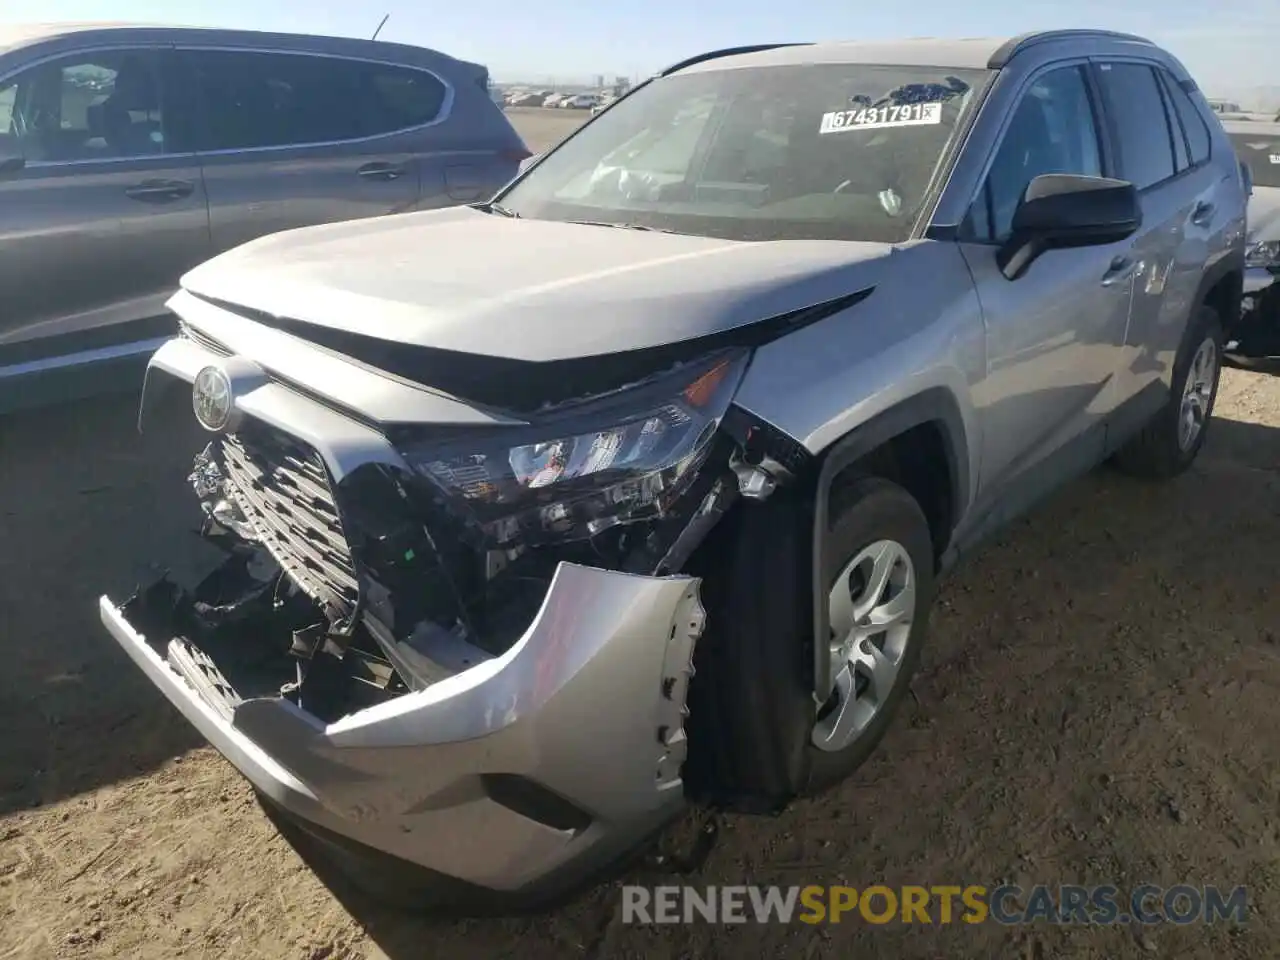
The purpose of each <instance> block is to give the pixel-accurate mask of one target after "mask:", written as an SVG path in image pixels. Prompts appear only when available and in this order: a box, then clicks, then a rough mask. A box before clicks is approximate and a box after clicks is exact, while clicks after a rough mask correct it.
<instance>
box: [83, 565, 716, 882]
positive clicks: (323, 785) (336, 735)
mask: <svg viewBox="0 0 1280 960" xmlns="http://www.w3.org/2000/svg"><path fill="white" fill-rule="evenodd" d="M100 607H101V616H102V622H103V623H104V624H105V625H106V627H107V629H108V630H109V631H110V632H111V635H112V636H113V637H114V638H115V639H116V641H117V642H118V643H119V644H120V646H121V647H122V648H123V649H124V650H125V652H126V653H128V654H129V656H130V657H131V658H132V659H133V660H134V662H135V663H137V664H138V666H139V667H141V668H142V670H143V671H144V672H145V673H146V674H147V676H148V677H150V679H151V681H152V682H153V683H154V684H155V685H156V686H157V687H159V688H160V690H161V692H162V693H164V695H165V696H166V697H167V698H168V699H169V701H170V702H171V703H173V705H174V706H176V707H177V708H178V710H179V711H181V712H182V714H183V715H184V716H185V717H186V718H187V719H188V720H190V721H191V722H192V723H193V724H194V725H195V726H196V727H197V728H198V729H199V730H200V732H201V733H202V734H204V736H205V737H206V738H208V740H209V741H210V742H211V743H212V744H213V745H214V746H215V747H216V748H217V749H218V750H219V751H220V752H221V753H222V754H223V755H224V756H225V757H226V758H227V759H228V760H230V761H231V763H232V764H234V765H235V766H236V768H237V769H238V770H240V772H241V773H243V774H244V776H246V777H247V778H248V779H249V780H250V781H251V782H252V783H253V785H254V786H255V787H256V788H257V789H258V790H259V791H261V792H262V793H263V794H265V795H266V796H267V797H269V798H270V799H271V800H272V801H274V802H275V803H276V804H278V805H279V806H281V807H283V808H284V809H285V810H287V811H289V812H290V813H292V814H294V815H295V816H296V817H298V818H300V819H302V820H305V821H309V822H310V823H313V824H315V825H317V826H319V827H321V828H324V829H326V830H328V831H331V832H333V833H337V834H339V835H341V836H343V837H346V838H349V839H350V840H351V841H353V842H354V843H356V844H359V845H361V846H366V847H370V848H373V849H374V850H378V851H382V852H383V853H386V854H390V855H393V856H395V857H397V858H399V859H401V860H406V861H409V862H411V863H413V864H415V865H418V866H422V867H425V868H427V869H428V870H430V871H433V872H435V873H438V874H441V875H443V876H445V877H449V878H454V879H456V880H459V881H462V882H463V883H466V884H469V885H473V886H476V887H480V888H484V889H488V890H493V891H502V892H519V891H522V890H527V889H533V888H536V887H537V885H538V884H539V882H540V881H541V880H542V879H544V878H546V877H549V876H552V875H557V876H560V875H563V874H564V872H565V870H566V869H569V870H572V868H573V866H574V864H575V863H581V864H582V869H583V871H584V872H588V871H590V870H591V869H592V868H593V867H594V866H596V865H598V862H599V861H602V860H606V859H608V858H609V857H611V856H616V855H617V854H618V852H619V851H620V850H623V849H625V848H626V847H627V846H629V845H631V844H633V843H634V842H635V841H637V840H639V839H641V838H642V837H644V836H645V835H647V834H649V833H651V832H652V831H653V830H654V829H655V828H657V827H659V826H661V824H662V823H663V822H665V821H667V820H668V819H670V818H671V817H672V816H673V815H675V814H676V813H677V812H678V811H679V810H680V808H681V807H682V805H683V794H682V784H681V779H680V766H681V763H682V762H683V760H684V757H685V747H686V743H685V735H684V728H683V719H684V713H685V696H686V691H687V686H688V680H689V676H690V673H691V659H692V655H693V646H694V643H695V642H696V639H697V637H698V636H699V634H700V633H701V630H702V626H703V619H704V614H703V610H702V607H701V605H700V603H699V599H698V581H697V580H696V579H692V578H687V577H671V578H651V577H640V576H632V575H628V574H621V573H613V572H609V571H604V570H597V569H594V568H589V567H582V566H575V565H571V564H562V565H561V566H560V567H559V568H558V570H557V571H556V574H555V577H554V579H553V580H552V584H551V587H550V590H549V591H548V593H547V597H546V600H545V602H544V603H543V606H542V608H541V610H540V611H539V613H538V615H537V617H536V618H535V619H534V621H533V623H532V624H531V625H530V627H529V629H528V630H527V632H526V633H525V635H524V636H523V637H522V638H521V639H520V640H519V641H518V642H517V643H516V644H515V646H514V647H513V648H512V649H511V650H510V651H508V652H507V653H506V654H505V655H503V656H501V657H499V658H496V659H494V660H490V661H487V662H485V663H483V664H480V665H479V666H476V667H473V668H472V669H470V670H467V671H465V672H463V673H460V674H458V675H456V676H454V677H451V678H449V679H448V680H445V681H443V682H441V683H437V684H435V685H434V686H431V687H429V688H427V689H426V690H422V691H420V692H417V693H410V694H406V695H405V696H402V697H400V698H397V699H395V700H393V701H390V702H387V703H384V704H380V705H378V706H376V707H372V708H369V709H367V710H364V711H361V712H358V713H355V714H352V715H350V716H348V717H345V718H344V719H342V720H340V721H338V722H336V723H332V724H329V725H327V726H326V725H324V724H321V723H320V722H319V721H317V720H316V719H315V718H314V717H312V716H310V715H309V714H307V713H305V712H304V711H302V710H300V709H298V708H297V707H296V706H294V705H293V704H292V703H290V702H289V701H287V700H284V699H279V698H270V699H257V700H247V701H244V702H243V703H241V704H239V706H237V707H236V708H235V710H234V711H233V712H232V713H231V715H230V717H229V718H227V717H226V716H224V715H223V713H222V712H220V711H219V709H217V708H216V706H215V705H214V704H213V703H212V702H210V701H207V700H205V699H204V698H202V697H201V696H200V694H199V693H198V692H197V691H196V690H195V689H194V688H193V687H192V686H190V685H189V684H188V683H187V682H186V681H185V680H184V679H183V678H182V677H181V675H180V674H179V673H178V672H177V671H176V670H174V669H173V668H172V667H171V666H170V664H169V663H168V662H167V661H166V660H165V659H164V658H162V657H161V655H160V654H159V653H158V652H157V651H156V649H155V648H154V646H153V645H152V644H151V643H148V642H147V639H146V638H144V637H142V636H141V635H140V634H139V633H138V632H137V631H136V630H135V629H134V627H133V626H132V625H131V624H130V623H129V621H128V620H127V619H126V617H125V615H124V613H122V612H121V609H120V608H119V607H118V606H117V605H116V604H115V603H113V602H112V601H111V600H110V599H109V598H107V597H103V598H102V599H101V602H100ZM164 642H167V639H166V640H165V641H164ZM494 776H499V777H515V778H519V779H520V780H521V781H522V782H527V783H529V784H532V785H536V789H537V790H539V791H546V792H547V793H548V794H550V795H554V796H556V797H558V798H560V799H561V800H563V801H565V802H566V803H567V804H568V805H570V806H571V807H572V808H573V809H575V810H576V811H579V812H580V813H581V814H582V815H583V817H582V821H581V823H577V824H573V825H567V824H565V823H563V822H560V823H558V824H556V825H552V824H549V823H546V822H541V821H540V820H539V819H537V816H538V814H536V813H534V814H530V812H529V811H528V810H518V809H513V808H512V806H510V805H508V803H507V802H506V801H505V800H503V799H502V798H501V797H499V799H495V798H494V796H493V795H491V792H490V791H488V790H487V789H486V782H487V778H491V777H494Z"/></svg>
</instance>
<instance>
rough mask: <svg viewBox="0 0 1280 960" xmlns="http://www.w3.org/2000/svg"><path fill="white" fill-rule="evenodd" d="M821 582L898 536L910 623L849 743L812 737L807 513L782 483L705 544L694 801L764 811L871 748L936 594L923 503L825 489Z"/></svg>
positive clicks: (692, 736) (690, 770) (814, 786)
mask: <svg viewBox="0 0 1280 960" xmlns="http://www.w3.org/2000/svg"><path fill="white" fill-rule="evenodd" d="M831 516H832V517H833V521H832V524H831V528H830V533H829V535H828V538H827V551H826V553H827V559H826V561H825V562H824V564H825V567H826V578H825V579H826V581H827V583H826V584H824V589H828V590H829V587H830V584H832V583H834V582H835V579H836V576H837V574H839V573H840V572H841V571H842V570H843V568H844V567H845V566H846V565H847V564H848V563H849V561H850V560H851V559H853V558H854V557H855V556H857V555H858V554H859V553H860V552H861V551H862V550H864V549H865V548H866V547H868V546H869V545H871V544H874V543H877V542H879V541H883V540H890V541H892V542H894V543H897V544H900V545H901V546H902V547H903V549H904V553H905V555H906V556H907V557H908V558H909V559H910V562H911V566H912V567H913V569H914V574H915V577H916V579H915V586H916V596H915V602H914V606H913V608H912V610H911V615H912V618H913V619H912V624H913V627H912V631H911V634H910V636H909V637H908V639H907V643H906V647H905V652H904V654H903V657H902V660H901V662H900V664H899V666H898V673H897V679H896V681H895V683H894V685H893V688H892V689H891V690H889V691H888V692H887V695H886V696H885V698H884V702H883V704H882V705H881V707H880V709H879V710H878V711H877V713H876V715H875V716H874V718H873V720H872V722H871V723H869V724H868V725H867V726H866V727H865V729H864V730H863V731H862V733H861V734H860V735H859V736H858V737H857V738H856V739H855V740H854V741H853V742H852V743H850V744H849V745H848V746H847V747H846V748H844V749H842V750H839V751H836V752H829V751H826V750H820V749H819V748H818V747H817V746H815V745H814V743H813V734H814V730H815V721H816V714H817V713H818V711H817V710H816V706H815V703H814V700H813V694H812V665H813V653H812V641H813V628H812V623H813V617H812V606H813V604H812V592H811V591H812V587H811V580H812V577H811V575H810V565H811V564H812V555H811V552H810V550H811V536H812V533H811V531H812V513H811V512H810V510H809V508H808V507H807V505H806V504H805V503H803V502H802V501H801V500H800V499H799V498H797V497H789V496H787V495H786V492H785V491H779V493H776V494H774V495H773V497H771V498H770V500H769V501H767V502H765V503H763V504H752V505H750V506H747V507H745V508H743V509H741V510H739V511H738V512H737V514H736V516H735V517H734V519H733V522H732V523H726V524H722V525H721V528H720V529H718V530H717V531H716V532H715V534H714V536H713V540H712V541H711V542H710V543H709V544H708V546H709V550H708V551H706V554H707V555H710V556H713V557H715V560H714V562H713V563H712V562H708V568H707V569H705V570H699V571H696V572H698V573H700V574H702V575H703V576H704V582H703V603H704V605H705V606H706V609H707V613H708V620H707V623H708V630H707V632H706V633H705V634H704V635H703V637H702V639H701V640H700V641H699V644H698V647H697V649H696V651H695V666H696V673H695V675H694V680H693V683H692V684H691V687H690V702H689V705H690V716H689V721H688V724H687V727H688V730H689V744H690V748H689V749H690V753H689V761H688V763H687V764H686V776H685V781H686V787H687V789H688V791H689V795H690V798H691V799H692V800H694V801H695V802H698V801H702V802H715V803H717V804H719V805H721V806H726V807H728V808H730V809H733V810H737V811H739V812H748V813H768V812H774V811H776V810H778V809H780V808H781V807H783V806H785V805H786V804H787V803H788V802H789V801H790V800H792V799H793V798H794V797H795V796H797V795H802V794H812V793H816V792H819V791H821V790H823V789H825V788H827V787H829V786H832V785H834V784H835V783H837V782H839V781H840V780H842V779H844V778H845V777H847V776H848V775H849V774H850V773H852V772H853V770H855V769H856V768H857V767H858V766H859V765H860V764H862V762H863V761H865V760H866V759H867V757H868V756H869V755H870V754H871V752H872V751H873V750H874V749H875V747H876V745H877V744H878V743H879V741H880V739H881V738H882V737H883V735H884V733H885V731H886V729H887V728H888V726H889V722H890V721H891V719H892V717H893V714H894V712H895V710H896V708H897V706H898V704H899V703H900V702H901V699H902V697H903V695H904V694H905V692H906V690H907V686H908V684H909V682H910V678H911V675H912V673H913V672H914V671H915V668H916V665H917V664H918V663H919V659H920V652H921V649H922V646H923V642H924V639H925V634H926V631H927V617H928V612H929V607H930V604H931V600H932V596H933V572H934V555H933V541H932V538H931V535H930V530H929V525H928V522H927V520H926V519H925V516H924V513H923V511H922V510H921V509H920V506H919V504H917V503H916V501H915V500H914V499H913V498H912V497H911V495H910V494H908V493H907V492H906V491H905V490H903V489H902V488H901V487H899V486H898V485H896V484H894V483H891V482H889V481H887V480H883V479H880V478H878V477H856V478H853V479H851V480H850V481H849V482H847V483H845V484H843V485H842V486H841V487H840V488H839V490H838V491H833V499H832V510H831Z"/></svg>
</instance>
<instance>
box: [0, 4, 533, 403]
mask: <svg viewBox="0 0 1280 960" xmlns="http://www.w3.org/2000/svg"><path fill="white" fill-rule="evenodd" d="M526 156H528V151H527V150H526V149H525V146H524V143H523V142H522V141H521V139H520V136H519V135H518V134H517V133H516V132H515V130H514V129H513V128H512V126H511V124H510V123H509V122H508V121H507V119H506V117H505V116H504V115H503V113H502V111H501V109H500V108H499V107H498V106H497V105H496V104H494V103H493V100H492V99H491V96H490V93H489V74H488V70H487V69H486V68H485V67H483V66H481V65H478V64H474V63H468V62H466V61H463V60H457V59H454V58H452V57H449V56H447V55H445V54H443V53H439V52H436V51H433V50H427V49H422V48H418V47H411V46H403V45H400V44H392V43H381V42H372V41H366V40H351V39H338V38H331V37H311V36H296V35H286V34H272V33H257V32H236V31H225V30H197V29H178V28H167V27H145V26H130V25H110V24H108V25H102V24H55V25H43V26H31V27H21V26H19V27H13V26H5V27H0V210H3V216H0V300H2V301H3V303H4V312H3V314H0V410H4V409H6V408H8V407H11V406H13V405H14V404H16V403H30V402H33V401H37V402H38V401H40V400H44V399H51V398H56V397H66V396H69V395H71V392H72V391H73V390H75V391H80V390H93V389H99V388H102V387H104V386H109V385H111V384H112V383H113V382H114V383H116V384H120V385H123V386H128V387H130V388H133V387H136V384H137V378H136V376H132V375H127V372H126V371H125V370H122V369H121V367H122V365H123V366H125V367H127V366H128V364H129V362H130V360H131V359H132V358H135V357H136V358H137V359H138V361H143V360H145V358H146V356H148V355H149V354H150V353H151V352H152V351H153V350H154V349H155V348H156V346H158V338H162V337H165V336H168V335H170V334H172V333H173V332H174V325H173V319H172V315H170V314H167V312H166V311H165V309H164V301H165V300H166V299H167V298H168V297H169V296H171V295H172V294H173V292H174V291H175V290H176V289H177V285H178V278H179V277H180V276H181V275H182V274H183V273H185V272H186V271H187V270H189V269H190V268H192V267H194V266H196V265H197V264H198V263H200V262H202V261H204V260H207V259H209V258H210V257H211V256H213V255H215V254H217V253H220V252H222V251H224V250H229V249H231V248H232V247H236V246H239V245H240V244H242V243H244V242H246V241H248V240H252V239H254V238H256V237H260V236H263V235H265V234H269V233H276V232H278V231H281V230H287V229H290V228H293V227H302V226H308V225H311V224H318V223H326V222H331V221H337V220H351V219H356V218H360V217H369V216H376V215H380V214H389V213H399V212H402V211H409V210H423V209H430V208H433V207H445V206H450V205H454V204H460V203H468V202H473V201H478V200H484V199H487V198H488V197H489V196H491V195H492V194H493V192H494V191H495V190H496V189H497V188H498V187H500V186H502V185H503V184H504V183H506V182H507V181H508V180H510V179H511V178H512V176H514V174H515V173H516V171H517V169H518V167H519V165H520V162H521V160H523V159H524V158H525V157H526ZM90 370H92V371H95V375H92V376H86V374H87V373H88V372H89V371H90Z"/></svg>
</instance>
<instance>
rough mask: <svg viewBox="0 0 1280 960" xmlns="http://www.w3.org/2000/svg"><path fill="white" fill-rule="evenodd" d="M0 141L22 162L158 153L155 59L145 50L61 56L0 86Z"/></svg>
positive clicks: (161, 137)
mask: <svg viewBox="0 0 1280 960" xmlns="http://www.w3.org/2000/svg"><path fill="white" fill-rule="evenodd" d="M0 139H2V140H3V142H4V147H5V150H6V152H12V153H17V154H19V155H21V156H24V157H26V159H27V160H29V161H42V160H43V161H62V160H96V159H116V158H120V157H140V156H152V155H155V154H160V153H164V152H165V127H164V122H163V117H162V112H161V109H160V89H159V83H158V81H157V77H156V71H155V59H154V57H153V56H152V54H151V53H149V52H147V51H145V50H121V51H110V52H102V53H97V54H93V55H92V56H89V55H80V56H76V57H68V58H66V59H65V60H56V61H51V62H49V63H42V64H40V65H38V66H35V67H32V68H31V69H30V70H27V71H25V72H23V73H20V74H19V75H18V76H16V77H14V78H12V79H10V80H8V81H6V82H5V83H4V85H3V86H0Z"/></svg>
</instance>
